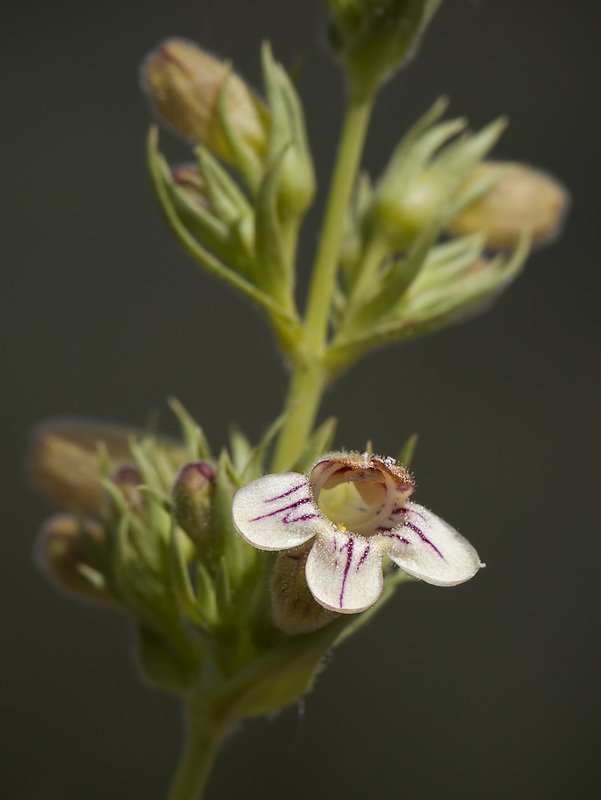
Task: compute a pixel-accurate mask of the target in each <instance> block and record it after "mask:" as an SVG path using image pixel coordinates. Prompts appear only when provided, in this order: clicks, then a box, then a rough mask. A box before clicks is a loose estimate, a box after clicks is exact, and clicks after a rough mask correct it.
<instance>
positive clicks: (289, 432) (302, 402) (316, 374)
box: [272, 95, 373, 472]
mask: <svg viewBox="0 0 601 800" xmlns="http://www.w3.org/2000/svg"><path fill="white" fill-rule="evenodd" d="M372 105H373V97H372V96H370V97H368V98H360V99H357V98H356V97H353V96H352V95H351V96H350V97H349V100H348V103H347V109H346V115H345V119H344V123H343V127H342V135H341V139H340V145H339V148H338V155H337V158H336V166H335V169H334V176H333V178H332V184H331V187H330V194H329V197H328V202H327V206H326V213H325V217H324V222H323V227H322V232H321V237H320V240H319V246H318V250H317V257H316V260H315V265H314V267H313V273H312V279H311V285H310V288H309V298H308V301H307V310H306V315H305V325H304V332H305V352H304V356H302V357H299V358H297V359H296V361H295V364H294V370H293V372H292V377H291V379H290V386H289V390H288V397H287V399H286V406H285V408H286V412H287V414H288V416H287V419H286V423H285V425H284V427H283V428H282V432H281V434H280V436H279V439H278V443H277V447H276V451H275V454H274V458H273V463H272V469H273V471H274V472H278V471H280V470H282V469H287V468H289V467H290V465H291V464H293V463H294V462H295V461H296V459H297V458H298V457H299V456H300V454H301V452H302V448H303V445H304V443H305V441H306V439H307V437H308V436H309V434H310V433H311V430H312V429H313V425H314V423H315V417H316V416H317V411H318V409H319V404H320V402H321V398H322V396H323V392H324V389H325V387H326V384H327V381H328V373H327V369H326V368H325V366H324V364H323V356H324V353H325V350H326V345H327V338H328V321H329V315H330V304H331V301H332V294H333V291H334V286H335V280H336V271H337V268H338V258H339V253H340V242H341V239H342V232H343V226H344V219H345V216H346V212H347V208H348V204H349V200H350V197H351V193H352V190H353V186H354V183H355V176H356V174H357V169H358V166H359V162H360V160H361V154H362V152H363V145H364V143H365V135H366V133H367V126H368V123H369V118H370V114H371V109H372Z"/></svg>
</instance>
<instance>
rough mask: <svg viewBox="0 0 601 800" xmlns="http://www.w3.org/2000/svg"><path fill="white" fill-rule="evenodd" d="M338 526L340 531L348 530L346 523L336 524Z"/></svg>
mask: <svg viewBox="0 0 601 800" xmlns="http://www.w3.org/2000/svg"><path fill="white" fill-rule="evenodd" d="M336 527H337V528H338V530H339V531H342V532H343V533H346V530H347V529H346V525H336Z"/></svg>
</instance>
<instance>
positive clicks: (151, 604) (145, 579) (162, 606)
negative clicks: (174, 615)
mask: <svg viewBox="0 0 601 800" xmlns="http://www.w3.org/2000/svg"><path fill="white" fill-rule="evenodd" d="M130 526H131V518H129V517H127V516H125V517H123V518H122V519H121V520H120V522H119V524H118V525H117V527H116V536H115V542H114V548H113V559H112V575H113V577H114V580H115V584H116V587H117V589H118V591H119V596H120V597H121V598H122V600H123V602H124V603H125V604H126V605H127V606H128V607H129V608H130V609H131V610H132V611H133V612H134V613H135V614H137V615H138V616H139V617H141V618H142V619H146V620H147V621H154V619H155V617H162V616H163V615H164V614H165V613H166V612H167V605H166V602H165V591H164V587H163V586H162V584H161V583H160V582H159V581H158V580H157V578H156V577H154V576H153V575H152V574H151V572H150V570H149V569H148V567H147V565H146V563H145V561H144V560H143V559H142V558H140V553H139V550H138V549H137V548H135V547H134V546H133V543H132V539H131V534H130Z"/></svg>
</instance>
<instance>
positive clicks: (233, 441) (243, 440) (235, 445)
mask: <svg viewBox="0 0 601 800" xmlns="http://www.w3.org/2000/svg"><path fill="white" fill-rule="evenodd" d="M252 449H253V448H252V445H251V443H250V442H249V440H248V439H247V437H246V436H245V435H244V433H242V431H241V430H240V429H239V428H237V427H234V428H233V429H232V431H231V433H230V452H231V455H232V462H233V464H234V467H235V469H236V471H237V472H238V473H240V474H241V473H242V471H243V470H244V467H245V466H246V464H247V463H248V460H249V458H250V455H251V453H252Z"/></svg>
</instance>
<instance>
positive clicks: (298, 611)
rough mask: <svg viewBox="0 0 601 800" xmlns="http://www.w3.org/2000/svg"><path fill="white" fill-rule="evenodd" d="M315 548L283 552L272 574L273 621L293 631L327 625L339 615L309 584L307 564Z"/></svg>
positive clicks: (308, 630) (289, 631) (291, 632)
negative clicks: (328, 608)
mask: <svg viewBox="0 0 601 800" xmlns="http://www.w3.org/2000/svg"><path fill="white" fill-rule="evenodd" d="M310 551H311V547H307V548H305V549H304V550H300V551H298V550H294V551H291V552H284V553H280V554H279V555H278V557H277V561H276V563H275V567H274V569H273V573H272V576H271V584H270V589H271V606H272V611H273V621H274V623H275V625H276V626H277V627H278V628H280V630H282V631H284V632H285V633H289V634H293V635H295V634H299V633H309V632H310V631H315V630H317V629H318V628H323V626H324V625H327V624H328V622H331V621H332V620H333V619H334V617H335V616H336V614H335V613H334V612H333V611H328V610H327V609H326V608H324V607H323V606H322V605H320V604H319V603H317V602H316V601H315V599H314V597H313V595H312V594H311V592H310V590H309V587H308V586H307V580H306V577H305V565H306V562H307V557H308V555H309V553H310Z"/></svg>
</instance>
